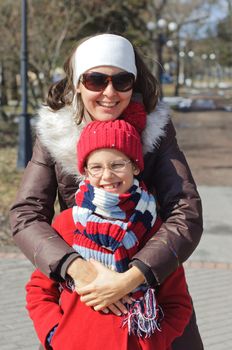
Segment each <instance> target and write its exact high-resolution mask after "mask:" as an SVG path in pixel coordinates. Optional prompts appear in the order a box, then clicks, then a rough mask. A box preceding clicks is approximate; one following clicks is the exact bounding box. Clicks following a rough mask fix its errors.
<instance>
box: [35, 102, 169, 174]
mask: <svg viewBox="0 0 232 350" xmlns="http://www.w3.org/2000/svg"><path fill="white" fill-rule="evenodd" d="M38 114H39V118H38V121H37V124H36V131H37V134H38V136H39V138H40V140H41V142H42V144H43V145H44V146H45V147H46V148H47V149H48V151H49V153H50V154H51V156H52V158H53V159H54V160H55V161H56V162H57V163H59V164H60V165H61V167H62V170H63V172H64V173H66V174H70V175H75V176H77V178H80V175H79V174H78V171H77V155H76V143H77V140H78V139H79V136H80V133H81V131H82V129H83V127H84V126H85V125H86V122H82V124H81V125H79V126H77V125H76V123H75V121H74V117H73V108H72V106H70V107H65V108H62V109H60V110H59V111H57V112H53V111H52V110H51V109H49V108H48V107H42V108H41V109H40V110H39V112H38ZM169 119H170V115H169V109H168V108H167V106H166V105H165V104H164V103H159V105H158V107H157V108H156V110H155V111H154V112H152V113H151V114H149V115H148V116H147V126H146V129H145V130H144V132H143V134H142V140H143V153H144V154H146V153H147V152H152V150H153V149H154V147H155V146H157V145H158V143H159V142H160V139H161V138H162V137H163V136H164V135H165V131H164V128H165V126H166V125H167V123H168V122H169Z"/></svg>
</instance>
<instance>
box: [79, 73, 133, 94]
mask: <svg viewBox="0 0 232 350" xmlns="http://www.w3.org/2000/svg"><path fill="white" fill-rule="evenodd" d="M110 80H112V84H113V87H114V89H115V90H117V91H120V92H126V91H129V90H131V89H132V88H133V85H134V80H135V79H134V75H133V74H132V73H127V72H120V73H118V74H115V75H112V76H108V75H106V74H103V73H97V72H92V73H85V74H83V75H82V84H83V85H84V86H85V87H86V89H88V90H91V91H102V90H104V89H105V88H106V87H107V85H108V83H109V81H110Z"/></svg>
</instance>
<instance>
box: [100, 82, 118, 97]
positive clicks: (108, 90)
mask: <svg viewBox="0 0 232 350" xmlns="http://www.w3.org/2000/svg"><path fill="white" fill-rule="evenodd" d="M116 93H117V91H116V90H115V89H114V87H113V84H112V81H108V84H107V86H106V88H105V89H104V91H103V95H106V96H108V97H109V96H114V95H116Z"/></svg>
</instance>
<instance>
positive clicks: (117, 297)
mask: <svg viewBox="0 0 232 350" xmlns="http://www.w3.org/2000/svg"><path fill="white" fill-rule="evenodd" d="M67 273H68V274H69V275H70V276H71V277H72V279H73V280H74V283H75V290H76V292H77V293H78V294H79V295H80V299H81V301H82V302H83V303H85V304H86V305H87V306H90V307H92V308H93V309H94V310H95V311H103V312H104V313H108V312H110V311H111V312H112V313H114V314H115V315H117V316H120V315H121V314H122V313H123V314H126V313H127V309H126V307H125V305H124V304H125V303H128V304H131V303H132V301H133V299H132V298H131V297H130V296H129V293H130V292H131V291H132V290H133V289H135V288H136V287H137V286H139V285H140V284H141V283H143V282H144V275H143V274H142V273H141V271H140V270H139V269H138V268H137V267H135V266H133V267H132V268H130V269H129V270H128V271H126V272H123V273H118V272H116V271H113V270H110V269H108V268H107V267H105V266H104V265H103V264H101V263H100V262H98V261H96V260H93V259H90V260H89V261H86V260H83V259H80V258H79V259H76V260H74V262H72V263H71V264H70V266H69V267H68V270H67Z"/></svg>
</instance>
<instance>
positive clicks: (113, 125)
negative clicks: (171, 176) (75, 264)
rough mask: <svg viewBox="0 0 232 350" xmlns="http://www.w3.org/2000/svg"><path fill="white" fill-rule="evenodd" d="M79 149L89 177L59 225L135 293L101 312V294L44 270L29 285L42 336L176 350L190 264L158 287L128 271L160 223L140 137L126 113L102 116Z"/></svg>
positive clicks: (65, 344) (69, 343) (47, 341)
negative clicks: (84, 292)
mask: <svg viewBox="0 0 232 350" xmlns="http://www.w3.org/2000/svg"><path fill="white" fill-rule="evenodd" d="M77 153H78V168H79V173H85V176H86V180H85V181H83V182H81V184H80V187H79V190H78V191H77V193H76V196H75V199H76V205H75V206H74V207H73V208H72V209H71V208H70V209H67V210H65V211H63V212H62V213H61V214H60V215H59V216H58V217H57V218H56V219H55V222H54V225H53V227H54V228H55V229H56V230H57V231H58V233H59V234H60V235H61V236H62V238H63V239H64V240H65V241H66V242H67V243H68V244H70V245H72V246H73V248H74V249H75V250H76V251H77V252H78V253H79V254H80V255H81V256H82V257H83V258H85V259H87V260H88V259H91V258H92V259H95V260H97V261H99V262H101V263H102V264H104V265H105V266H107V267H108V268H110V269H111V270H113V273H114V274H115V275H116V276H117V283H118V284H120V289H121V290H122V294H121V295H118V298H120V297H125V296H126V295H127V293H129V292H131V290H133V292H132V293H131V297H133V299H130V298H128V297H127V302H128V304H126V305H127V310H128V311H127V312H126V314H125V315H124V317H123V316H122V317H117V316H115V315H114V314H110V313H109V314H103V313H100V312H95V311H93V309H92V308H91V307H90V306H95V305H96V304H95V300H94V299H91V298H90V299H89V300H88V302H87V305H88V306H86V305H85V304H83V303H82V302H81V300H82V298H80V297H79V296H78V294H77V293H75V292H72V291H71V290H69V286H68V287H66V286H64V288H63V289H61V288H59V285H58V284H57V283H55V282H54V281H52V280H49V279H48V278H47V277H46V276H45V275H43V274H42V273H41V272H40V271H39V270H36V271H35V272H34V273H33V274H32V277H31V280H30V282H29V283H28V284H27V286H26V289H27V308H28V310H29V314H30V316H31V318H32V320H33V322H34V325H35V329H36V331H37V334H38V337H39V339H40V341H41V342H42V344H43V346H44V348H45V349H50V348H52V349H54V350H58V349H62V350H66V349H67V350H72V349H73V350H74V349H80V350H89V349H92V350H98V349H103V348H104V347H105V346H106V345H107V346H108V347H109V348H110V349H111V350H117V349H120V350H127V349H131V350H132V349H133V350H137V349H138V350H139V349H140V350H142V349H144V350H145V349H146V350H152V349H156V350H170V349H171V343H172V341H173V339H175V338H176V337H177V336H179V335H181V334H182V332H183V330H184V328H185V326H186V325H187V323H188V321H189V318H190V316H191V313H192V305H191V299H190V297H189V294H188V291H187V286H186V281H185V277H184V272H183V267H179V268H178V269H177V270H176V271H175V272H174V273H172V274H171V275H170V276H169V277H168V278H167V279H166V280H165V282H163V284H162V285H161V286H160V287H159V288H157V289H156V290H154V289H152V288H149V287H148V285H147V284H146V283H144V282H145V281H144V280H141V281H140V282H139V283H138V285H136V289H134V286H133V284H132V285H131V280H130V277H129V276H128V266H129V263H130V259H131V257H133V255H134V254H135V253H136V252H137V251H138V250H139V249H140V248H141V246H142V245H144V243H145V242H146V241H147V240H148V239H149V237H153V236H154V234H155V232H156V231H157V229H158V227H159V226H160V220H159V219H158V218H157V214H156V207H155V200H154V197H153V196H152V195H151V194H149V193H148V192H147V191H146V190H145V189H144V186H143V185H142V183H141V184H140V183H139V181H138V179H137V178H136V177H137V176H138V174H139V173H140V171H142V170H143V167H144V165H143V154H142V146H141V142H140V137H139V135H138V133H137V132H136V129H135V128H134V127H133V126H131V125H130V124H128V123H127V122H125V121H124V120H116V121H113V122H98V121H94V122H92V123H90V124H89V125H87V127H85V129H84V130H83V132H82V134H81V136H80V140H79V143H78V148H77ZM141 186H142V187H141ZM94 263H95V265H97V263H96V262H94ZM131 269H132V270H133V269H136V267H131ZM77 289H78V286H77ZM60 290H61V292H60Z"/></svg>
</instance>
